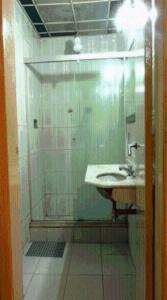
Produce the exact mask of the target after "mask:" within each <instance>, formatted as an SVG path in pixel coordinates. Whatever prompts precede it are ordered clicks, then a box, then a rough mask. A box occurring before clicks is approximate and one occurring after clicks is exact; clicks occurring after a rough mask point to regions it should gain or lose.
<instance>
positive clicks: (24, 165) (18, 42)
mask: <svg viewBox="0 0 167 300" xmlns="http://www.w3.org/2000/svg"><path fill="white" fill-rule="evenodd" d="M14 17H15V18H14V20H15V23H14V25H15V57H16V93H17V119H18V134H19V165H20V194H21V224H22V245H23V248H24V246H25V245H26V243H27V242H29V223H30V220H31V211H30V194H31V191H30V187H29V179H30V177H29V160H30V157H29V147H28V124H27V94H26V67H25V66H24V63H23V60H24V57H32V56H34V55H37V54H38V53H39V48H40V44H39V38H38V35H37V34H36V33H35V32H34V29H33V28H32V25H31V24H30V22H29V20H28V19H27V16H25V14H24V13H23V10H22V8H21V7H20V5H19V4H18V3H17V1H15V15H14ZM30 76H32V74H31V75H30ZM31 81H32V86H31V90H32V93H36V94H38V92H39V90H40V88H39V86H38V85H37V84H36V80H34V79H32V80H31Z"/></svg>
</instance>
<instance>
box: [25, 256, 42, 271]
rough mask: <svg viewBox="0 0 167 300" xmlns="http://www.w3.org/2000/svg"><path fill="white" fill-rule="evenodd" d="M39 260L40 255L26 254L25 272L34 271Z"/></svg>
mask: <svg viewBox="0 0 167 300" xmlns="http://www.w3.org/2000/svg"><path fill="white" fill-rule="evenodd" d="M38 262H39V257H31V256H24V257H23V273H24V274H28V273H34V272H35V270H36V268H37V264H38Z"/></svg>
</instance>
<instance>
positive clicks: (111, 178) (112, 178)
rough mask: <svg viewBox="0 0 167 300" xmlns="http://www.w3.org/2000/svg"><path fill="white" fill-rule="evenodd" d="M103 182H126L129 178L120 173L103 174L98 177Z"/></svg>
mask: <svg viewBox="0 0 167 300" xmlns="http://www.w3.org/2000/svg"><path fill="white" fill-rule="evenodd" d="M96 178H97V179H99V180H100V181H101V182H104V183H107V182H108V183H109V182H119V181H122V180H125V179H126V178H127V176H126V175H124V174H120V173H113V172H112V173H102V174H98V175H97V176H96Z"/></svg>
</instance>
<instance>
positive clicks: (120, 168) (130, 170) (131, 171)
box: [119, 165, 135, 176]
mask: <svg viewBox="0 0 167 300" xmlns="http://www.w3.org/2000/svg"><path fill="white" fill-rule="evenodd" d="M119 170H120V171H123V170H124V171H126V172H127V174H128V176H134V174H135V170H134V169H133V167H132V166H130V165H129V166H127V167H124V166H122V167H121V166H120V167H119Z"/></svg>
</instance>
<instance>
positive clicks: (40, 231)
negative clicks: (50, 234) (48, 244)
mask: <svg viewBox="0 0 167 300" xmlns="http://www.w3.org/2000/svg"><path fill="white" fill-rule="evenodd" d="M30 238H31V241H46V240H47V229H45V228H30Z"/></svg>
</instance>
